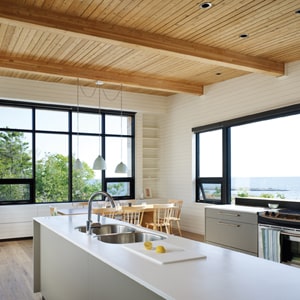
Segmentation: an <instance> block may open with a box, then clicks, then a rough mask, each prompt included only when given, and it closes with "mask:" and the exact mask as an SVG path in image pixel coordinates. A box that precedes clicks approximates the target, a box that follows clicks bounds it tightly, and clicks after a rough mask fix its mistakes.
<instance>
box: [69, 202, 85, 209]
mask: <svg viewBox="0 0 300 300" xmlns="http://www.w3.org/2000/svg"><path fill="white" fill-rule="evenodd" d="M72 206H73V207H75V208H85V207H87V206H88V202H87V201H86V202H73V203H72Z"/></svg>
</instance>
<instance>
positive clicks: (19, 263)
mask: <svg viewBox="0 0 300 300" xmlns="http://www.w3.org/2000/svg"><path fill="white" fill-rule="evenodd" d="M32 257H33V252H32V239H21V240H10V241H0V299H1V300H2V299H3V300H40V299H41V296H40V294H39V293H37V294H34V293H33V292H32V287H33V261H32Z"/></svg>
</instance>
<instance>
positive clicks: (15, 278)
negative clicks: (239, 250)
mask: <svg viewBox="0 0 300 300" xmlns="http://www.w3.org/2000/svg"><path fill="white" fill-rule="evenodd" d="M182 234H183V237H185V238H189V239H192V240H196V241H203V236H202V235H199V234H195V233H190V232H186V231H183V232H182ZM32 287H33V241H32V239H19V240H9V241H0V299H1V300H41V299H42V297H41V295H40V293H36V294H34V293H33V292H32Z"/></svg>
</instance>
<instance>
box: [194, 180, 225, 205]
mask: <svg viewBox="0 0 300 300" xmlns="http://www.w3.org/2000/svg"><path fill="white" fill-rule="evenodd" d="M221 188H222V186H221V184H217V183H203V184H200V185H199V194H200V200H201V201H207V202H219V201H221Z"/></svg>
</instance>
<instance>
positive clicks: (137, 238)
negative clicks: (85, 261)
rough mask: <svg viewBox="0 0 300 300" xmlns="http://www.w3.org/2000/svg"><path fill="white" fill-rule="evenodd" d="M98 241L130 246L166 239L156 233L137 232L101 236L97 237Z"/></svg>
mask: <svg viewBox="0 0 300 300" xmlns="http://www.w3.org/2000/svg"><path fill="white" fill-rule="evenodd" d="M97 239H98V240H99V241H101V242H104V243H110V244H128V243H139V242H145V241H156V240H164V239H166V237H165V236H162V235H158V234H155V233H149V232H140V231H136V232H123V233H115V234H106V235H99V236H97Z"/></svg>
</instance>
